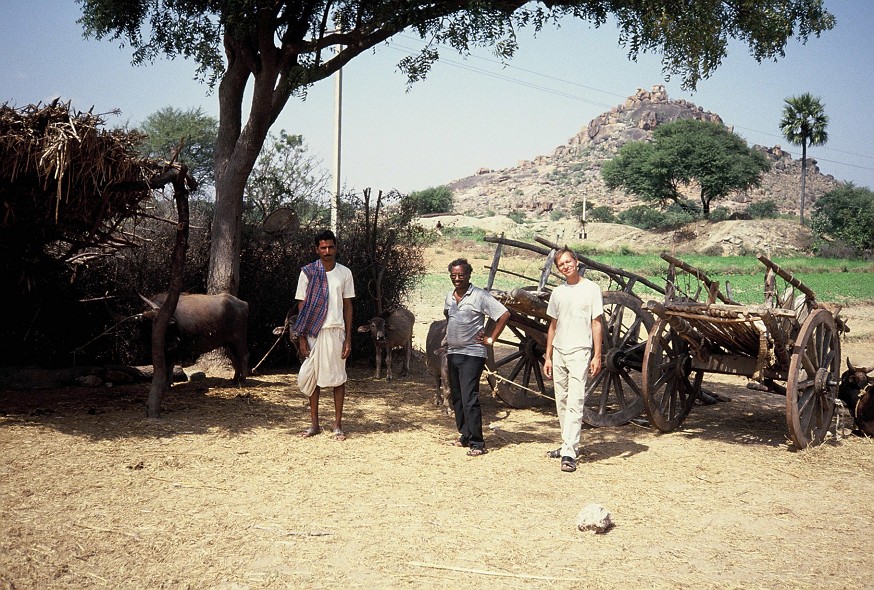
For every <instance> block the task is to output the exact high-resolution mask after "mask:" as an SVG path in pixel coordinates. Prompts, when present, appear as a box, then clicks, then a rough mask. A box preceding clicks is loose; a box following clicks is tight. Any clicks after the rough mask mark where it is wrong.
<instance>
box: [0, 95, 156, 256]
mask: <svg viewBox="0 0 874 590" xmlns="http://www.w3.org/2000/svg"><path fill="white" fill-rule="evenodd" d="M104 123H105V121H104V119H103V118H102V116H101V115H95V114H93V113H91V112H90V111H89V112H87V113H83V112H76V111H73V110H71V108H70V103H66V104H63V103H59V102H58V101H55V102H53V103H51V104H48V105H29V106H26V107H23V108H13V107H10V106H8V105H6V104H4V105H0V248H3V250H4V251H6V253H10V252H14V251H16V250H21V246H22V244H21V243H20V241H21V240H25V241H27V242H29V243H30V249H31V252H32V251H33V249H34V247H35V248H36V249H38V248H40V247H44V246H46V245H48V244H54V243H57V244H59V245H61V249H62V250H64V251H65V252H62V253H61V255H62V256H71V255H72V254H74V253H76V252H79V251H81V250H83V249H88V248H94V247H109V248H118V247H123V246H128V245H132V242H131V240H130V238H129V237H125V236H124V235H123V234H122V233H121V232H120V231H119V226H120V224H121V223H122V222H123V221H124V220H125V219H128V218H129V217H131V216H132V215H134V214H135V213H136V212H137V211H138V210H139V207H140V204H141V203H142V202H143V201H144V200H146V199H147V198H148V197H149V189H148V181H149V179H151V178H153V177H154V176H155V175H156V174H157V173H158V172H160V171H162V170H164V169H165V166H164V163H162V162H157V161H155V160H146V159H143V158H141V157H140V156H139V154H138V153H137V147H138V145H139V144H140V143H141V142H142V140H143V136H142V135H140V134H139V133H137V132H131V131H125V130H121V129H113V130H106V129H102V126H103V125H104ZM131 181H134V184H133V185H132V184H131ZM120 183H124V187H122V186H121V184H120ZM131 186H135V187H136V188H135V190H124V191H122V190H118V189H119V188H126V189H130V188H131ZM113 187H115V188H113ZM15 242H19V243H18V244H15Z"/></svg>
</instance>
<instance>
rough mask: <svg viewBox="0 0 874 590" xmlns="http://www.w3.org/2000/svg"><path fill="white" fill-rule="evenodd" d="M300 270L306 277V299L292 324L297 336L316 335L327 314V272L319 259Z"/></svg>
mask: <svg viewBox="0 0 874 590" xmlns="http://www.w3.org/2000/svg"><path fill="white" fill-rule="evenodd" d="M301 270H302V271H303V273H304V274H305V275H306V277H307V292H306V299H304V302H303V309H301V310H300V313H299V314H298V316H297V322H296V323H295V324H294V333H295V334H297V335H298V336H303V335H307V336H317V335H318V333H319V330H321V329H322V324H324V323H325V317H326V316H327V315H328V274H327V272H325V267H324V265H323V264H322V261H321V260H316V261H315V262H311V263H310V264H307V265H306V266H304V267H302V268H301Z"/></svg>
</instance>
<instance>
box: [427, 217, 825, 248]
mask: <svg viewBox="0 0 874 590" xmlns="http://www.w3.org/2000/svg"><path fill="white" fill-rule="evenodd" d="M438 222H439V223H440V225H441V226H442V227H444V228H462V227H468V228H478V229H482V230H485V231H486V232H487V234H489V235H496V236H497V235H500V234H502V233H503V234H504V235H505V236H506V237H508V238H514V239H521V240H530V239H531V238H533V237H534V236H535V235H539V236H543V237H545V238H547V239H550V240H552V241H554V242H556V243H559V244H584V245H588V246H591V247H592V248H596V249H598V250H602V251H611V250H619V249H621V248H627V249H629V250H631V251H632V252H635V253H646V252H661V251H671V252H674V253H677V254H684V253H695V254H700V253H707V254H710V255H714V256H720V255H725V256H729V255H741V254H758V253H762V254H765V255H767V256H803V255H805V254H806V253H807V252H809V251H810V245H811V242H812V234H811V232H810V229H809V228H807V227H804V226H802V225H800V224H799V223H798V222H796V221H793V220H790V219H754V220H733V221H718V222H715V223H711V222H707V221H699V222H697V223H693V224H690V225H687V226H685V227H682V228H680V229H677V230H670V231H664V232H651V231H646V230H642V229H638V228H636V227H631V226H628V225H620V224H616V223H589V224H588V225H587V227H586V232H585V237H584V236H583V230H582V227H581V226H580V224H579V222H577V221H576V220H572V219H561V220H558V221H550V220H548V219H541V220H536V221H532V222H525V223H516V222H515V221H513V220H512V219H510V218H509V217H506V216H504V215H494V216H491V217H472V216H469V215H442V216H438V217H428V218H423V219H421V220H420V223H421V224H422V226H423V227H426V228H429V229H433V228H435V227H436V226H437V223H438Z"/></svg>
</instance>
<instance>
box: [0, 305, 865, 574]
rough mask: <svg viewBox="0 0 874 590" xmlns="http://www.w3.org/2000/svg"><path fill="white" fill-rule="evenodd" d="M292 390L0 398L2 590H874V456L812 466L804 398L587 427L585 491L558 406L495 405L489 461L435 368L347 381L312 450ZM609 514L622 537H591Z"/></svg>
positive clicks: (325, 408) (288, 380)
mask: <svg viewBox="0 0 874 590" xmlns="http://www.w3.org/2000/svg"><path fill="white" fill-rule="evenodd" d="M414 303H416V305H415V306H414V307H415V309H416V311H417V313H418V314H419V321H418V323H417V334H416V345H417V346H419V347H421V343H422V342H423V340H422V337H423V334H424V330H425V329H426V328H427V323H428V321H430V319H436V318H435V317H433V316H432V314H434V313H435V309H434V307H433V305H432V304H431V303H430V302H414ZM436 311H437V314H438V315H439V310H436ZM846 315H847V316H848V322H849V324H850V326H851V328H852V330H853V331H852V332H851V334H850V335H849V336H848V337H847V338H846V339H845V341H844V343H843V352H844V355H843V356H845V357H846V356H848V355H849V356H850V357H851V358H852V359H853V360H854V361H855V362H857V363H863V364H874V336H872V329H871V327H870V326H874V307H871V306H857V307H851V308H850V309H848V310H847V312H846ZM429 316H432V317H429ZM398 370H399V367H398V366H397V359H396V366H395V372H396V374H397V372H398ZM294 384H295V375H294V374H286V373H277V374H268V375H258V376H254V377H252V378H251V379H250V381H249V382H248V383H247V385H246V386H245V387H244V388H241V389H238V388H235V387H232V386H231V384H230V383H229V382H228V381H227V380H226V379H224V378H222V377H220V376H210V377H208V378H207V379H206V380H205V381H201V382H193V383H185V384H181V385H178V386H176V387H174V389H173V391H172V392H171V393H170V394H169V395H168V396H167V397H166V398H165V402H164V412H163V417H162V418H161V419H160V420H147V419H146V418H145V401H146V397H147V394H148V384H140V385H131V386H124V387H115V388H105V387H102V388H91V389H85V388H81V389H80V388H70V389H64V390H44V391H33V392H22V391H0V589H2V590H9V589H13V588H14V589H17V590H22V589H26V588H40V589H43V588H63V589H72V588H137V589H142V588H172V589H181V588H214V589H227V590H231V589H233V590H242V589H250V588H251V589H260V588H270V589H280V588H337V587H343V588H368V589H369V588H460V587H465V586H468V587H470V586H473V587H481V588H496V587H500V588H525V589H535V588H537V589H539V588H544V589H546V588H549V589H555V588H584V587H590V588H641V587H642V588H690V589H691V588H695V589H698V588H720V589H730V588H774V589H782V588H800V589H807V588H810V589H814V588H822V587H830V588H862V587H867V588H870V587H871V572H872V571H874V555H872V552H871V548H870V537H871V535H870V531H871V527H872V524H874V507H872V504H871V502H870V501H869V500H868V495H869V494H870V492H871V490H872V489H874V441H872V440H870V439H863V438H858V437H838V438H835V437H833V436H830V437H829V438H828V439H827V440H826V442H825V443H824V444H823V445H821V446H819V447H815V448H810V449H807V450H804V451H796V450H793V449H792V447H791V446H790V445H789V443H788V441H787V434H786V417H785V402H784V399H783V398H782V397H778V396H775V395H772V394H767V393H758V392H752V391H749V390H747V389H746V388H745V387H744V385H745V381H744V380H742V379H737V378H728V377H716V376H708V379H707V381H706V382H705V386H706V387H708V388H709V389H711V390H713V391H716V392H717V393H720V394H723V395H725V396H728V397H730V398H731V400H732V401H728V402H722V403H719V404H716V405H711V406H696V407H695V408H693V410H692V413H691V414H690V415H689V417H688V418H687V419H686V421H685V422H684V423H683V424H682V426H681V428H680V429H678V430H677V431H675V432H672V433H668V434H661V433H658V432H657V431H655V430H654V429H650V428H648V427H646V426H640V425H636V424H629V425H626V426H619V427H606V428H597V429H595V428H586V429H585V430H584V432H583V437H582V442H583V445H584V456H583V458H582V460H581V462H580V466H579V469H578V470H577V471H576V472H575V473H572V474H567V473H562V472H561V471H560V469H559V464H558V462H557V461H556V460H552V459H548V458H547V457H546V456H545V452H546V451H547V450H549V449H551V448H555V447H556V446H557V443H558V427H557V420H556V418H555V414H554V410H552V409H549V408H545V409H532V410H515V409H512V408H509V407H507V406H506V405H504V404H503V403H502V402H500V401H499V400H497V399H495V398H493V397H492V396H491V395H484V396H483V398H484V399H483V406H484V423H485V424H486V425H487V430H486V444H487V447H488V449H489V451H490V452H489V453H488V454H487V455H485V456H483V457H476V458H471V457H467V456H466V455H465V453H464V449H458V448H454V447H451V446H449V445H448V444H447V443H448V441H451V440H452V439H453V438H454V435H455V432H454V422H453V420H452V419H450V418H448V417H446V416H444V415H443V414H441V413H440V412H439V411H438V410H437V409H436V408H435V407H434V406H433V405H432V399H433V390H432V386H431V382H430V380H429V378H428V377H427V376H426V375H425V371H424V367H423V364H422V362H421V356H417V358H416V359H415V360H414V365H413V368H412V371H411V374H410V375H409V376H407V377H400V378H396V380H395V381H394V382H393V383H386V382H385V381H384V380H379V381H376V380H374V379H373V378H372V377H371V370H370V369H369V368H368V367H367V366H365V365H362V366H354V367H351V368H350V382H349V384H348V393H347V401H346V411H345V429H346V431H347V434H348V435H349V438H348V440H346V441H343V442H339V441H335V440H333V439H332V438H331V437H330V435H329V434H327V431H329V430H330V417H331V415H332V408H333V404H332V403H331V398H330V396H329V395H328V396H323V397H322V404H321V412H322V426H323V428H325V429H326V432H325V433H324V434H322V435H319V436H316V437H313V438H311V439H301V438H299V437H297V436H296V433H298V432H299V431H301V430H302V429H304V428H305V427H306V425H307V422H308V410H307V403H306V399H305V398H303V397H302V396H301V395H300V394H299V393H297V392H296V390H295V387H294ZM484 391H486V392H487V391H488V389H487V386H484ZM844 425H846V424H844ZM590 503H597V504H600V505H601V506H603V507H605V508H606V509H607V510H609V511H610V512H611V515H612V518H613V520H614V522H615V526H614V527H613V528H612V529H611V530H609V531H608V532H607V533H606V534H601V535H594V534H591V533H582V532H580V531H578V530H577V529H576V526H575V519H576V515H577V513H578V512H579V511H580V510H581V509H582V508H583V507H584V506H586V505H588V504H590Z"/></svg>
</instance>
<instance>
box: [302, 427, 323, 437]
mask: <svg viewBox="0 0 874 590" xmlns="http://www.w3.org/2000/svg"><path fill="white" fill-rule="evenodd" d="M321 431H322V429H321V428H316V427H315V426H310V427H309V428H307V429H306V430H304V431H303V432H301V433H300V434H298V436H299V437H301V438H309V437H311V436H315V435H317V434H319V433H320V432H321Z"/></svg>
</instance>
